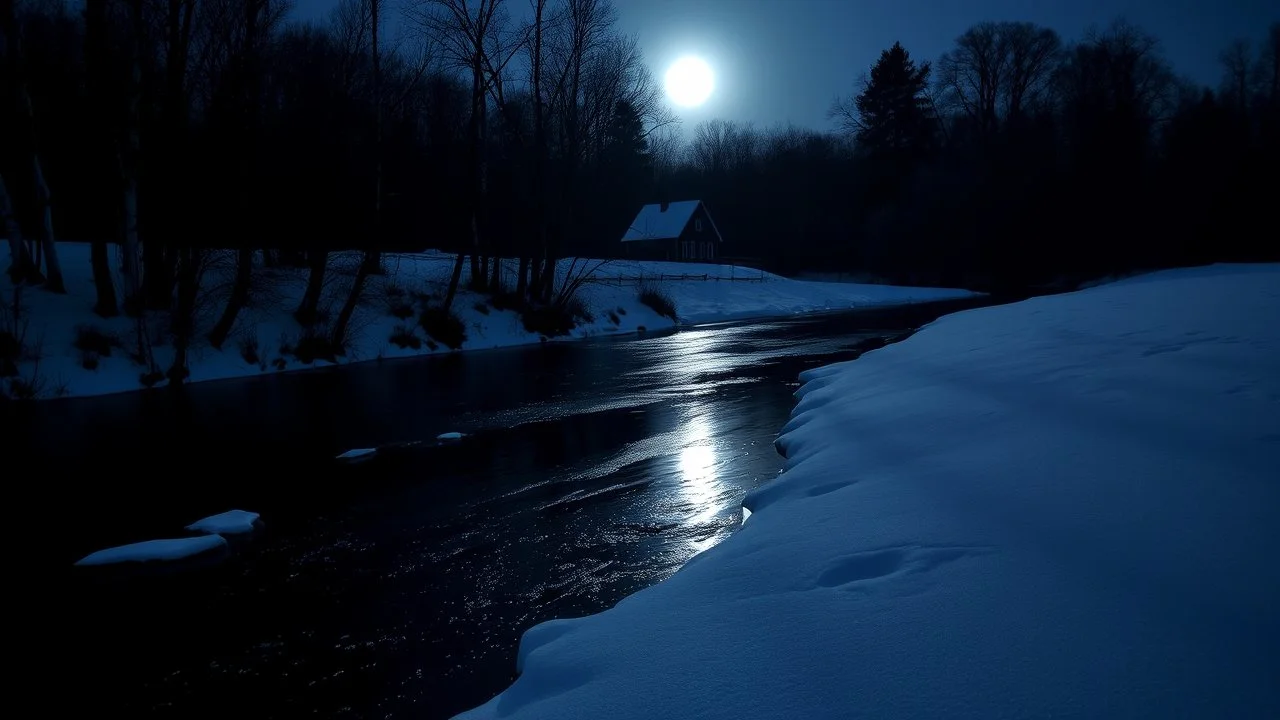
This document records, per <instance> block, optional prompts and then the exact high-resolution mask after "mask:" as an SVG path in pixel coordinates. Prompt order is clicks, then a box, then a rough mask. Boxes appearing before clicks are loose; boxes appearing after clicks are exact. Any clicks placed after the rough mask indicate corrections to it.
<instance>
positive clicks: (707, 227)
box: [622, 200, 722, 262]
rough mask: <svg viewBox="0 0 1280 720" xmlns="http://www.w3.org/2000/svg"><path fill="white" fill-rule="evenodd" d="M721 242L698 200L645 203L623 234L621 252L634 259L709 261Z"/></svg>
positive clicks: (714, 256) (715, 254)
mask: <svg viewBox="0 0 1280 720" xmlns="http://www.w3.org/2000/svg"><path fill="white" fill-rule="evenodd" d="M721 242H722V239H721V237H720V231H719V230H717V229H716V224H715V223H714V222H712V220H711V213H709V212H707V206H706V205H704V204H703V202H702V201H701V200H685V201H682V202H673V203H665V202H664V203H654V204H652V205H645V206H644V207H642V208H640V212H639V213H638V214H637V215H636V219H635V220H634V221H632V223H631V227H629V228H627V232H626V233H625V234H624V235H623V236H622V248H623V254H624V255H625V256H626V257H628V258H631V259H634V260H677V261H684V262H699V261H712V260H715V259H716V257H718V256H719V255H720V243H721Z"/></svg>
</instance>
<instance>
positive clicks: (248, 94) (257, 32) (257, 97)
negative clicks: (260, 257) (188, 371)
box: [209, 0, 283, 349]
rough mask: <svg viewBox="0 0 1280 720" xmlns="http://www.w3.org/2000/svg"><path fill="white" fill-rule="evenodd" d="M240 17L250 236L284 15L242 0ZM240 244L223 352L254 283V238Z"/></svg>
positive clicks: (238, 75)
mask: <svg viewBox="0 0 1280 720" xmlns="http://www.w3.org/2000/svg"><path fill="white" fill-rule="evenodd" d="M240 2H241V5H240V7H239V9H240V11H241V13H242V16H241V18H240V19H239V22H238V23H233V24H232V25H231V27H232V28H235V29H237V30H238V34H239V37H240V42H239V47H238V50H237V52H236V55H235V74H234V77H235V83H236V84H235V90H236V97H237V103H238V107H237V108H236V109H237V117H238V120H237V128H236V129H237V131H238V140H239V142H240V145H241V147H240V149H239V153H238V155H239V156H240V157H239V164H240V187H239V188H238V192H237V205H238V207H237V210H238V215H239V217H240V218H241V220H242V223H243V224H242V226H241V227H242V229H243V231H244V232H245V233H246V234H247V233H249V232H251V231H252V229H253V227H254V225H253V222H252V211H253V206H254V204H255V202H256V198H254V197H253V190H252V187H253V185H254V184H255V177H254V172H253V167H254V164H255V163H256V162H257V151H258V148H257V131H258V114H259V111H260V107H261V102H262V98H261V85H262V55H263V45H264V44H265V42H266V39H268V38H270V37H271V32H272V28H273V27H274V26H275V24H276V23H278V22H279V21H280V19H281V18H282V17H283V5H280V4H276V3H273V2H272V0H240ZM239 241H240V242H241V243H242V244H241V246H240V248H239V249H238V250H237V251H236V269H235V278H234V280H233V281H232V285H231V295H230V297H228V298H227V304H226V306H225V308H224V309H223V312H222V315H221V316H220V317H219V318H218V321H217V322H216V323H214V326H213V329H212V330H210V331H209V344H210V345H212V346H213V347H214V348H218V349H221V348H222V345H223V343H225V342H226V340H227V337H228V336H229V335H230V334H231V329H232V328H233V327H234V326H235V321H236V317H237V316H238V315H239V314H240V311H241V310H242V309H243V308H244V306H245V305H247V304H248V303H249V290H250V285H251V283H252V281H253V258H254V255H255V248H256V244H255V243H254V242H253V241H252V239H251V238H250V237H242V238H240V239H239Z"/></svg>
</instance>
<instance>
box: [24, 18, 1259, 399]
mask: <svg viewBox="0 0 1280 720" xmlns="http://www.w3.org/2000/svg"><path fill="white" fill-rule="evenodd" d="M393 11H394V12H396V13H397V14H401V16H399V17H398V18H397V21H396V23H395V26H397V27H399V28H400V29H401V32H399V33H398V34H397V36H396V37H395V38H394V39H393V40H390V41H389V40H388V38H386V37H385V33H382V32H381V31H382V29H383V26H384V25H389V24H390V23H386V21H385V18H384V15H385V14H386V12H387V8H384V3H383V2H382V0H344V1H343V2H342V3H340V5H339V7H338V8H337V9H336V10H335V11H334V14H333V16H332V18H331V19H330V20H329V21H328V22H327V23H324V24H320V25H308V24H298V23H292V22H289V21H288V18H287V14H286V4H285V3H284V2H283V1H282V0H88V1H87V2H85V3H83V4H77V5H74V6H73V5H70V4H67V3H62V2H58V1H57V0H26V1H25V2H22V1H16V0H0V25H2V27H0V40H2V41H3V52H2V53H0V55H2V56H3V67H2V69H0V80H2V81H3V88H4V90H5V92H4V95H3V98H0V120H2V121H3V122H2V123H0V126H2V127H3V128H4V131H3V132H4V142H3V143H0V180H2V181H3V183H0V211H2V212H3V216H4V221H5V227H6V235H7V236H8V239H9V244H10V252H11V255H12V257H13V259H14V263H13V266H12V267H11V268H10V273H11V274H12V275H13V277H15V278H17V279H21V280H26V281H29V282H31V283H43V284H44V287H45V288H46V289H48V290H51V291H60V290H61V289H62V287H61V285H62V283H61V279H60V277H59V275H60V272H59V267H58V263H57V240H58V239H59V238H69V239H76V240H85V241H89V242H91V243H92V244H93V260H94V278H95V285H96V287H97V290H98V292H97V301H96V306H95V309H96V310H97V312H99V313H100V314H102V315H104V316H109V315H112V314H116V313H120V312H125V313H128V314H131V315H135V316H141V315H142V314H145V313H147V312H150V311H164V312H167V313H168V316H169V317H170V318H171V323H170V324H171V328H170V330H171V332H172V333H173V337H174V343H175V345H176V346H178V347H180V348H184V347H185V345H186V343H188V342H189V341H190V339H191V338H193V337H195V336H197V335H200V334H205V335H207V336H208V339H209V341H210V342H211V343H212V344H213V345H214V346H215V347H219V346H221V344H222V343H223V342H225V340H226V339H227V337H228V335H229V333H230V332H231V329H232V327H233V326H234V324H235V322H236V318H237V316H238V313H239V312H240V309H241V308H243V307H244V306H245V305H246V304H248V303H249V302H250V301H251V294H252V292H253V287H254V272H255V271H254V267H255V258H265V260H266V261H267V262H278V263H291V264H299V265H305V266H307V267H308V268H309V269H310V277H311V283H310V285H309V289H308V292H307V293H306V296H305V297H304V298H303V300H302V302H301V303H300V306H299V307H298V308H296V312H295V316H296V317H297V319H298V320H299V322H300V323H302V324H303V326H304V327H310V326H312V325H313V324H314V323H315V320H316V317H317V307H316V304H317V302H318V301H319V296H320V289H321V287H322V286H323V285H324V282H325V273H326V268H327V267H328V265H329V263H328V259H329V254H330V253H331V252H332V251H335V250H340V249H347V250H358V251H360V252H361V253H362V257H363V261H362V262H361V263H360V271H359V272H357V273H355V274H354V277H353V278H352V281H351V282H350V288H349V292H347V299H346V302H345V303H342V310H341V312H339V313H338V314H337V317H336V319H335V320H334V321H333V322H332V323H329V324H328V325H327V326H326V327H325V329H324V333H325V335H326V336H327V337H328V339H329V341H330V343H329V344H330V345H331V347H332V348H333V349H334V350H335V351H336V352H341V349H342V347H343V345H344V342H345V335H346V332H347V330H346V324H347V323H348V322H349V320H350V316H351V313H352V312H353V311H354V308H355V306H356V303H357V302H358V300H359V298H360V296H361V292H362V288H363V285H364V283H365V280H366V278H367V276H368V275H369V274H370V273H377V272H379V271H380V269H381V266H382V254H383V253H385V252H388V251H395V250H419V249H423V248H428V247H433V248H440V249H443V250H446V251H450V252H455V253H457V256H456V257H457V260H456V263H455V265H454V267H453V268H452V269H453V273H452V280H453V282H452V283H451V285H450V287H449V289H448V292H447V295H446V297H445V299H444V302H443V304H442V305H443V306H442V307H441V308H439V310H440V311H441V313H440V314H441V316H442V317H445V316H447V315H448V312H449V306H450V304H451V303H452V302H453V298H454V296H455V294H456V291H457V286H458V284H459V282H460V281H461V279H462V278H463V277H468V278H470V279H471V283H472V284H473V286H474V287H475V288H476V289H478V290H484V291H488V292H492V293H500V294H502V295H504V297H505V299H506V300H507V302H509V303H510V304H511V305H512V306H514V307H521V308H532V309H535V310H539V309H543V308H547V307H551V308H553V309H554V308H555V307H557V306H563V305H564V304H565V303H566V302H567V300H568V295H569V294H570V293H571V291H572V283H571V282H568V281H564V282H561V283H560V286H559V287H557V282H558V281H557V280H556V278H555V276H554V274H553V273H552V272H550V269H551V268H553V267H555V263H556V261H557V259H558V258H561V257H568V256H571V255H591V256H604V257H608V256H611V255H613V254H615V253H617V251H618V250H619V248H620V244H619V238H620V237H621V235H622V234H623V232H624V231H625V229H626V227H627V224H628V223H629V222H630V221H631V219H632V217H633V216H634V214H635V212H636V210H637V208H638V207H639V206H640V205H641V204H643V203H647V202H657V201H661V200H681V199H690V198H698V199H702V200H705V201H706V202H707V203H708V206H709V208H710V209H711V212H712V214H713V215H714V216H715V219H716V222H717V225H718V227H719V229H720V230H721V232H722V234H723V235H724V237H725V241H726V245H725V247H724V250H723V253H722V254H725V255H731V256H738V257H750V258H756V259H759V260H760V261H762V262H763V263H764V264H765V265H766V266H767V267H769V268H770V269H774V270H779V271H783V272H789V271H799V270H806V269H822V270H836V269H838V270H844V271H849V272H866V273H873V274H876V275H880V276H884V277H888V278H890V279H893V280H897V281H906V282H914V283H927V284H957V285H959V284H963V285H969V286H972V287H979V288H988V289H989V288H1011V289H1013V288H1016V289H1025V288H1027V287H1034V286H1040V285H1043V284H1045V283H1048V282H1051V281H1054V280H1055V279H1060V278H1062V277H1064V276H1065V277H1068V278H1083V277H1088V276H1095V275H1103V274H1108V273H1116V272H1123V271H1126V270H1131V269H1135V268H1140V267H1155V266H1163V265H1172V264H1186V263H1198V262H1207V261H1213V260H1246V259H1276V258H1277V257H1278V255H1280V250H1278V248H1277V241H1276V240H1275V237H1276V234H1275V232H1274V230H1273V228H1274V225H1275V223H1274V217H1273V216H1272V212H1271V208H1272V206H1273V205H1274V198H1275V197H1276V195H1277V193H1276V187H1277V183H1276V181H1275V175H1276V168H1277V159H1278V158H1277V137H1278V135H1280V119H1278V118H1280V92H1278V91H1277V77H1280V66H1278V64H1277V63H1278V61H1277V54H1278V53H1277V50H1278V48H1280V24H1276V25H1273V26H1271V28H1270V29H1269V31H1268V33H1267V35H1266V36H1265V37H1262V38H1259V39H1258V40H1259V42H1257V43H1256V44H1252V45H1251V44H1249V43H1247V42H1243V41H1242V42H1240V43H1237V44H1234V45H1232V46H1231V47H1229V48H1225V49H1224V52H1223V73H1224V79H1223V82H1222V86H1221V87H1220V88H1217V89H1213V90H1210V89H1206V88H1198V87H1195V86H1194V85H1193V84H1191V83H1188V82H1185V81H1183V80H1180V79H1179V78H1178V76H1177V74H1176V72H1175V71H1174V69H1173V68H1171V67H1170V65H1169V63H1168V62H1167V61H1166V60H1165V58H1164V57H1163V56H1162V55H1161V54H1160V51H1159V46H1158V43H1157V42H1156V40H1155V39H1154V38H1152V37H1150V36H1148V35H1147V34H1145V33H1144V32H1142V31H1141V30H1140V29H1138V28H1135V27H1132V26H1130V25H1127V24H1124V23H1115V24H1113V25H1111V26H1109V27H1108V28H1106V29H1105V30H1100V31H1096V32H1091V33H1088V34H1086V35H1085V36H1084V37H1083V38H1082V39H1081V40H1079V41H1078V42H1071V43H1068V42H1064V41H1063V40H1062V39H1061V38H1060V37H1059V36H1058V35H1057V33H1055V32H1054V31H1052V30H1049V29H1047V28H1042V27H1038V26H1035V25H1032V24H1028V23H984V24H981V25H977V26H975V27H973V28H971V29H970V30H968V31H967V32H965V33H964V34H963V35H962V36H961V37H960V38H958V39H957V42H956V45H955V47H954V48H952V49H951V50H949V51H948V52H947V53H946V54H945V55H944V56H943V57H941V58H939V59H938V60H937V62H936V63H929V62H921V61H918V60H915V59H913V58H911V56H910V55H909V53H908V51H907V50H906V49H904V48H902V47H901V46H899V45H894V46H893V47H892V48H890V49H888V50H885V51H884V53H883V54H882V56H881V57H880V59H879V61H878V62H877V63H876V64H875V65H874V66H873V67H872V68H871V69H870V72H869V73H868V74H867V75H866V76H865V77H864V79H863V80H862V82H861V85H860V87H859V88H858V92H857V93H856V94H855V95H854V96H853V97H849V98H846V99H842V100H840V101H838V102H836V103H835V104H834V106H833V107H832V117H833V118H835V119H836V120H837V121H838V123H839V125H840V126H841V131H839V132H818V131H813V130H807V129H801V128H795V127H789V128H780V129H774V130H768V131H760V130H756V129H755V128H752V127H750V126H744V125H741V124H737V123H733V122H727V121H711V122H707V123H703V124H701V125H699V126H697V127H695V128H692V129H689V130H688V131H687V132H686V133H684V135H683V136H682V135H681V133H679V132H677V131H676V130H677V128H676V126H675V123H676V118H675V117H674V116H673V115H672V114H671V113H670V111H669V110H667V109H666V106H665V104H664V101H663V98H662V96H661V90H660V88H659V87H658V86H657V84H656V83H655V82H654V80H653V77H652V74H651V72H650V70H649V69H648V67H647V65H646V63H645V61H644V58H643V57H642V55H641V53H640V51H639V46H638V43H637V40H636V38H634V37H630V36H628V35H626V34H624V33H622V32H621V31H620V30H619V29H618V28H617V26H616V23H615V19H616V16H615V13H614V10H613V8H612V6H611V5H610V4H609V3H608V1H607V0H554V1H553V0H525V1H524V2H520V1H519V0H418V1H417V2H411V3H408V4H406V5H403V6H400V5H397V6H395V9H394V10H393ZM850 74H851V75H852V74H853V71H851V73H850ZM55 228H56V233H55ZM213 249H220V250H233V251H236V252H235V259H234V270H233V271H232V272H231V273H229V277H230V281H229V286H230V287H229V290H228V291H227V292H225V293H224V296H220V297H219V298H218V304H219V305H220V308H219V309H218V310H217V311H216V312H214V313H212V317H209V318H208V319H207V322H205V320H204V319H202V318H198V317H197V316H196V315H197V306H201V307H204V306H207V305H208V302H204V301H202V300H201V294H202V292H203V291H204V290H205V289H206V288H207V285H208V283H207V281H206V280H205V278H206V275H207V274H208V271H209V270H210V258H211V257H212V256H213V255H214V254H215V253H212V252H211V251H212V250H213ZM498 257H507V258H519V260H520V262H519V272H517V273H516V277H515V278H507V279H505V280H504V281H502V282H495V279H497V272H496V269H497V268H498V263H497V261H496V258H498ZM468 262H469V263H470V272H468V273H465V274H464V272H463V271H464V269H466V264H467V263H468ZM115 277H119V278H120V280H119V286H117V284H116V280H115V279H114V278H115ZM184 363H185V360H184V356H183V354H182V353H181V352H180V353H179V359H178V361H176V362H175V364H174V366H175V367H174V368H173V369H171V370H172V372H171V375H173V376H175V377H180V376H181V374H182V372H183V368H184Z"/></svg>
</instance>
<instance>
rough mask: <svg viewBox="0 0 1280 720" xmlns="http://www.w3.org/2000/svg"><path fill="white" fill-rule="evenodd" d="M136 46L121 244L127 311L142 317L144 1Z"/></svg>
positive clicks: (138, 1) (133, 6) (136, 15)
mask: <svg viewBox="0 0 1280 720" xmlns="http://www.w3.org/2000/svg"><path fill="white" fill-rule="evenodd" d="M130 11H131V13H132V20H133V42H132V43H131V44H130V47H131V51H130V55H131V57H130V68H129V91H128V92H129V103H128V113H127V114H126V115H125V126H124V147H123V148H122V150H121V153H120V180H121V185H122V187H123V191H124V198H123V199H124V236H123V238H122V240H121V244H120V262H121V265H122V268H121V274H122V275H123V277H124V309H125V312H127V313H129V314H130V315H137V314H141V313H142V283H141V274H142V270H141V268H139V267H138V132H139V130H138V124H139V121H138V103H139V102H140V100H141V95H142V31H143V25H142V0H133V2H132V3H130Z"/></svg>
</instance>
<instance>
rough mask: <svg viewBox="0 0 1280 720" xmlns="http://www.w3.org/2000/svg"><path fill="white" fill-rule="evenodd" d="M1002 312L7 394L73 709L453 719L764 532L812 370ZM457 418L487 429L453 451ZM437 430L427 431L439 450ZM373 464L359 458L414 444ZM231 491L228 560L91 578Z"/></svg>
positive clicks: (916, 315)
mask: <svg viewBox="0 0 1280 720" xmlns="http://www.w3.org/2000/svg"><path fill="white" fill-rule="evenodd" d="M976 304H980V303H978V302H968V303H946V304H934V305H930V306H917V307H911V308H903V309H897V310H884V311H867V312H861V313H843V314H831V315H819V316H808V317H802V318H794V319H787V320H781V321H774V322H762V323H754V324H736V325H719V326H703V327H697V328H692V329H685V330H681V331H679V332H675V333H671V334H667V335H656V336H650V337H641V338H632V339H607V340H598V341H585V342H573V343H546V344H543V345H541V346H534V347H527V348H517V349H511V350H496V351H487V352H477V353H468V354H457V355H450V356H444V357H437V358H425V359H417V360H402V361H390V362H381V363H366V364H361V365H355V366H350V367H347V368H342V369H340V370H318V371H314V372H307V373H294V374H283V375H279V376H273V377H270V378H265V379H252V380H244V381H227V382H217V383H205V384H198V385H194V386H191V387H190V388H189V389H188V390H187V392H186V393H185V394H184V395H182V396H181V397H179V396H176V395H175V394H173V393H170V392H167V391H155V392H147V393H133V394H125V395H117V396H110V397H103V398H92V399H83V400H64V401H53V402H48V403H41V404H37V405H35V406H17V407H15V406H10V407H8V408H0V413H3V414H4V415H5V417H4V418H2V419H4V420H5V422H6V425H8V424H9V423H10V422H16V423H17V424H18V426H19V430H18V439H19V440H20V442H21V443H22V446H23V447H24V448H25V449H27V450H28V451H30V452H31V453H32V454H33V455H34V460H35V463H34V464H33V467H40V468H42V472H44V473H45V475H44V478H43V479H42V480H41V482H40V484H39V489H38V490H37V491H36V492H37V496H38V497H37V498H36V502H37V506H38V507H41V508H49V510H48V513H49V515H50V517H51V518H55V517H56V521H55V524H56V528H57V531H56V532H51V533H49V534H50V535H51V539H48V540H45V541H41V543H39V544H38V549H36V550H33V551H32V552H33V553H34V558H35V559H34V562H35V564H36V565H37V567H36V568H34V571H39V572H41V574H42V576H47V575H52V576H53V577H54V578H55V581H54V583H53V584H52V585H50V586H49V587H48V591H49V596H50V599H51V601H53V602H55V605H54V606H53V607H56V608H57V609H56V613H57V615H58V617H59V620H58V621H57V627H58V628H59V632H60V633H61V632H64V631H65V633H66V634H65V638H63V639H59V641H58V642H57V647H58V648H60V649H61V651H60V652H57V653H56V655H57V658H56V663H58V664H59V665H61V666H60V667H56V668H54V669H53V673H52V675H53V676H54V677H57V678H59V681H58V682H59V683H60V684H61V685H62V686H64V687H66V688H68V689H72V688H74V692H68V693H66V696H65V697H58V698H53V700H54V702H58V701H64V702H68V703H77V704H83V703H84V702H86V701H88V699H91V701H92V703H93V706H94V707H95V713H96V714H103V715H110V714H117V713H121V714H124V715H127V716H134V717H136V716H143V715H146V716H154V715H162V716H173V717H206V716H215V715H220V716H228V717H234V716H248V717H294V716H301V715H315V716H320V717H420V718H440V717H449V716H451V715H453V714H454V713H457V712H459V711H461V710H464V709H466V708H469V707H471V706H474V705H477V704H480V703H482V702H484V701H486V700H487V699H488V698H489V697H491V696H492V695H493V694H494V693H496V692H498V691H500V690H502V689H503V688H504V687H505V686H506V685H507V684H508V683H509V682H510V681H511V680H512V679H513V678H514V670H515V651H516V645H517V642H518V640H519V637H520V634H521V633H522V632H523V631H524V630H525V629H527V628H528V627H530V626H531V625H534V624H536V623H538V622H541V621H543V620H547V619H551V618H555V617H569V616H577V615H583V614H588V613H593V612H597V611H600V610H603V609H605V608H608V607H610V606H612V605H613V604H615V603H616V602H617V601H618V600H620V599H622V598H623V597H624V596H626V595H628V594H630V593H632V592H635V591H636V590H639V589H641V588H644V587H646V586H648V585H652V584H654V583H656V582H658V581H660V580H662V579H664V578H666V577H668V576H670V575H671V574H672V573H674V572H675V571H676V570H677V569H678V568H679V567H680V566H681V565H682V564H683V563H684V562H685V561H687V560H688V559H689V558H690V557H692V556H693V555H694V554H695V553H698V552H700V551H702V550H705V549H706V548H708V547H711V546H712V545H714V544H716V543H717V542H719V541H721V540H723V539H724V538H725V537H726V536H727V535H729V534H730V533H732V532H733V531H734V529H735V528H737V527H738V526H739V525H740V523H741V500H742V497H743V495H745V494H746V493H747V491H749V490H751V489H753V488H755V487H757V486H758V485H760V484H761V483H765V482H769V480H770V479H772V478H774V477H776V476H777V474H778V472H779V469H780V467H781V460H780V458H779V457H778V456H777V455H776V453H775V452H774V449H773V445H772V443H773V440H774V438H775V437H776V436H777V432H778V430H779V428H781V426H782V425H783V423H785V422H786V420H787V418H788V416H789V413H790V411H791V408H792V405H793V400H792V397H791V394H792V392H794V390H795V387H796V376H797V374H798V373H799V372H801V371H802V370H805V369H807V368H810V367H814V366H817V365H822V364H826V363H830V362H834V361H839V360H845V359H849V358H853V357H856V356H857V355H858V354H859V352H860V349H861V348H865V347H867V346H868V345H875V344H877V342H878V341H877V339H878V338H885V337H891V336H895V335H898V334H901V333H904V332H908V331H910V330H911V329H913V328H916V327H918V326H919V325H921V324H924V323H926V322H928V321H930V320H932V319H934V318H935V317H937V316H938V315H940V314H943V313H945V312H949V311H951V310H955V309H960V308H962V307H969V306H973V305H976ZM447 431H462V432H465V433H469V437H468V438H467V439H466V440H465V441H463V442H462V443H458V444H448V445H442V444H437V443H436V442H435V440H434V438H435V437H436V435H438V434H439V433H443V432H447ZM414 443H417V444H414ZM388 445H392V446H393V447H391V448H389V449H388V450H387V451H386V452H384V453H381V454H380V455H379V456H378V457H377V458H375V459H374V460H372V461H369V462H367V463H363V464H360V465H343V464H341V463H338V462H336V461H334V460H333V457H334V456H335V455H337V454H338V453H340V452H342V451H344V450H347V449H350V448H358V447H373V446H388ZM230 508H242V509H246V510H252V511H256V512H260V513H261V514H262V519H263V523H264V527H263V529H262V530H261V531H260V532H258V533H256V534H255V535H254V536H252V538H251V539H249V540H247V541H244V542H241V543H237V544H236V545H235V546H234V549H233V553H232V554H231V556H230V557H229V558H228V559H226V560H225V561H223V562H221V563H220V564H206V565H201V566H194V567H185V568H181V569H173V570H168V571H164V572H156V571H147V572H142V573H139V572H133V573H129V574H127V575H122V574H118V573H113V574H105V575H103V574H95V573H87V572H80V571H79V570H80V569H76V570H73V569H72V568H71V563H72V562H74V561H75V560H76V559H78V558H79V557H81V556H82V555H84V554H86V553H88V552H90V551H92V550H96V549H100V548H102V547H106V546H109V545H114V544H119V543H124V542H134V541H138V540H146V539H152V538H158V537H177V536H181V535H182V534H183V531H182V528H183V526H184V525H186V524H188V523H190V522H192V521H194V520H195V519H197V518H199V517H201V516H204V515H208V514H212V513H216V512H221V511H223V510H227V509H230Z"/></svg>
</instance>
